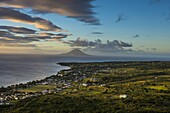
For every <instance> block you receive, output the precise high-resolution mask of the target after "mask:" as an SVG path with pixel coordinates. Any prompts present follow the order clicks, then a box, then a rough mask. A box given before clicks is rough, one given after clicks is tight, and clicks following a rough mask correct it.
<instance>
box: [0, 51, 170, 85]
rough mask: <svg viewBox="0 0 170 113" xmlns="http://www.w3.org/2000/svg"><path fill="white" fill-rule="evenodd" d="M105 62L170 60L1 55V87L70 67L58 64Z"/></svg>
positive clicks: (161, 59)
mask: <svg viewBox="0 0 170 113" xmlns="http://www.w3.org/2000/svg"><path fill="white" fill-rule="evenodd" d="M103 61H170V58H152V57H147V58H144V57H91V58H87V57H76V58H75V57H66V56H65V57H61V56H56V55H11V54H0V87H1V86H9V85H13V84H18V83H26V82H28V81H32V80H39V79H43V78H45V77H48V76H50V75H55V74H57V72H58V71H60V70H62V69H69V67H65V66H60V65H58V64H57V63H58V62H103Z"/></svg>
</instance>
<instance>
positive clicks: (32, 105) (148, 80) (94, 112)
mask: <svg viewBox="0 0 170 113" xmlns="http://www.w3.org/2000/svg"><path fill="white" fill-rule="evenodd" d="M62 65H67V66H70V67H72V69H70V70H64V71H61V73H62V74H63V75H64V76H62V77H61V78H62V79H63V78H64V79H65V80H66V81H67V82H68V81H69V83H70V84H71V87H68V88H63V89H62V90H61V91H57V92H55V93H49V94H45V95H39V96H36V97H30V98H26V99H22V100H19V101H18V102H16V103H14V104H11V105H4V106H0V109H1V111H0V112H2V113H69V112H70V113H128V112H129V113H153V112H155V113H158V112H160V113H168V112H169V113H170V101H169V100H170V62H110V63H109V62H108V63H62ZM61 73H60V74H61ZM75 78H76V79H75ZM80 78H81V79H80ZM53 79H55V80H56V79H57V80H58V79H59V78H58V76H53ZM60 80H61V79H60ZM34 87H35V86H34ZM56 87H60V88H62V87H61V86H59V85H58V84H56ZM20 90H21V88H20ZM24 90H26V88H25V89H23V90H22V91H24ZM26 91H27V90H26Z"/></svg>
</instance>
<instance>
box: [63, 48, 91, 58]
mask: <svg viewBox="0 0 170 113" xmlns="http://www.w3.org/2000/svg"><path fill="white" fill-rule="evenodd" d="M60 55H61V56H74V57H80V56H81V57H88V56H91V55H89V54H86V53H84V52H82V51H81V50H80V49H73V50H71V51H70V52H68V53H63V54H60Z"/></svg>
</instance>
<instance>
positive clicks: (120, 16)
mask: <svg viewBox="0 0 170 113" xmlns="http://www.w3.org/2000/svg"><path fill="white" fill-rule="evenodd" d="M126 19H127V16H126V15H124V14H118V17H117V19H116V21H115V23H118V22H121V21H123V20H126Z"/></svg>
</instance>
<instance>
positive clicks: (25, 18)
mask: <svg viewBox="0 0 170 113" xmlns="http://www.w3.org/2000/svg"><path fill="white" fill-rule="evenodd" d="M0 19H6V20H9V21H12V22H21V23H26V24H32V25H34V26H35V27H36V28H39V29H41V30H44V31H57V32H60V31H63V30H62V29H61V28H60V27H58V26H56V25H54V24H53V23H51V22H50V21H48V20H45V19H42V18H40V17H31V16H29V15H27V14H24V13H21V12H19V11H17V10H14V9H11V8H4V7H0Z"/></svg>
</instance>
